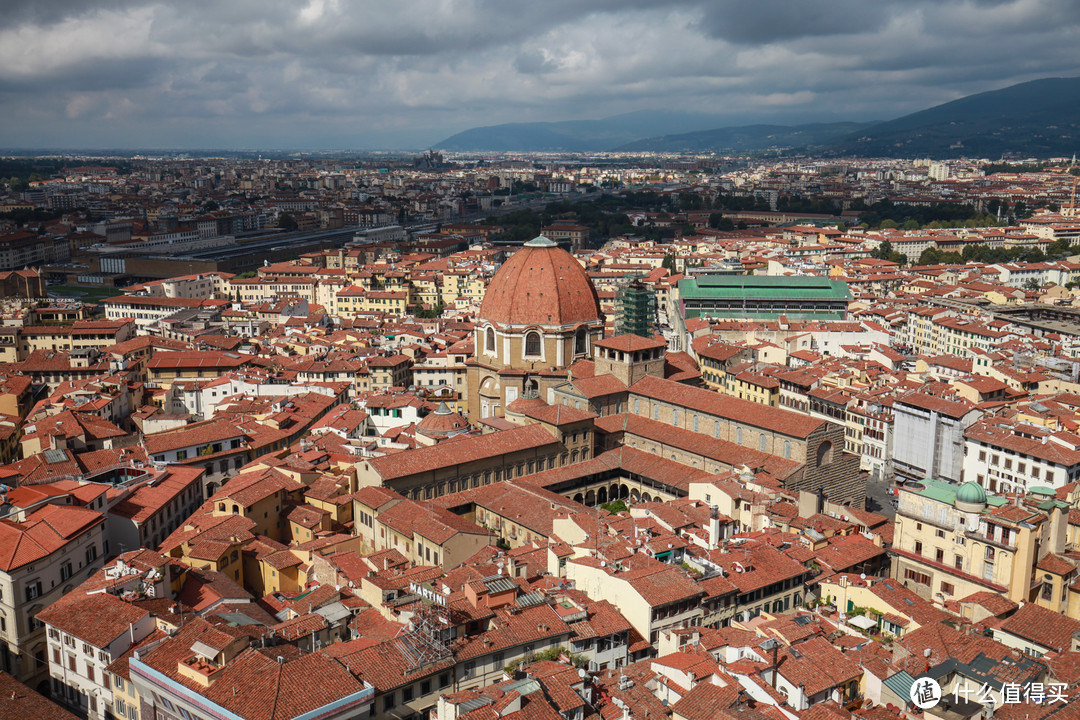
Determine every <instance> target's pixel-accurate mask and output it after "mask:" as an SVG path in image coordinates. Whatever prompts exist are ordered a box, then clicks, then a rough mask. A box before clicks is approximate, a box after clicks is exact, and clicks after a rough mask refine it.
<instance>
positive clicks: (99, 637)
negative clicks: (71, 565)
mask: <svg viewBox="0 0 1080 720" xmlns="http://www.w3.org/2000/svg"><path fill="white" fill-rule="evenodd" d="M148 614H149V613H148V612H147V611H146V610H144V609H141V608H137V607H135V606H133V605H131V604H129V603H126V602H124V601H123V600H121V599H120V598H118V597H114V596H113V595H110V594H108V593H97V594H94V595H85V596H83V597H80V598H75V599H73V600H72V601H71V602H68V603H64V604H60V605H51V606H49V607H47V608H45V609H44V610H42V611H41V612H39V613H38V614H37V619H38V620H40V621H41V622H43V623H46V624H48V625H52V626H53V627H55V628H57V629H59V630H62V631H64V632H66V633H68V634H70V635H74V636H75V637H77V638H79V639H80V640H83V641H85V642H88V643H90V644H91V645H93V646H94V647H96V648H107V647H108V646H109V645H110V644H111V643H112V642H113V640H116V638H118V637H120V636H121V635H123V634H124V633H126V632H128V628H129V625H130V624H132V623H136V622H138V621H139V620H141V619H143V618H144V617H146V616H147V615H148Z"/></svg>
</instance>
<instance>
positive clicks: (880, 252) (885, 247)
mask: <svg viewBox="0 0 1080 720" xmlns="http://www.w3.org/2000/svg"><path fill="white" fill-rule="evenodd" d="M892 251H893V250H892V243H891V242H889V241H888V240H882V241H881V242H880V243H878V246H877V247H876V248H874V249H873V250H871V251H870V257H872V258H877V259H878V260H888V259H889V256H890V255H892Z"/></svg>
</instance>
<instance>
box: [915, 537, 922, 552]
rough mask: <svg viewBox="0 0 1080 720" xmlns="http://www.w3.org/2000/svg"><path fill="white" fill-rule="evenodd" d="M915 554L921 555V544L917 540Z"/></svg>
mask: <svg viewBox="0 0 1080 720" xmlns="http://www.w3.org/2000/svg"><path fill="white" fill-rule="evenodd" d="M915 554H916V555H922V543H921V542H920V541H918V540H916V541H915Z"/></svg>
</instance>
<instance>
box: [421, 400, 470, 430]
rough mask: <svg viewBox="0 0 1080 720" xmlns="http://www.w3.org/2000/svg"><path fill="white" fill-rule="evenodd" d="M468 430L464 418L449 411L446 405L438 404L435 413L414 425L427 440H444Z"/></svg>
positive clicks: (467, 424)
mask: <svg viewBox="0 0 1080 720" xmlns="http://www.w3.org/2000/svg"><path fill="white" fill-rule="evenodd" d="M468 429H469V423H468V422H467V421H466V420H465V418H463V417H461V415H459V414H458V413H456V412H454V411H453V410H451V409H450V408H449V407H448V406H447V405H446V403H444V402H441V403H439V407H438V408H437V409H436V410H435V412H433V413H431V414H430V415H428V416H427V417H425V418H424V419H422V420H421V421H420V422H418V423H417V424H416V431H417V432H418V433H420V434H421V435H426V436H427V437H429V438H445V437H449V436H450V435H454V434H456V433H460V432H465V431H467V430H468Z"/></svg>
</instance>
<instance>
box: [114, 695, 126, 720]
mask: <svg viewBox="0 0 1080 720" xmlns="http://www.w3.org/2000/svg"><path fill="white" fill-rule="evenodd" d="M126 712H127V705H125V704H124V701H123V700H121V699H120V698H117V699H116V714H117V715H119V716H120V717H124V714H125V713H126Z"/></svg>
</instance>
